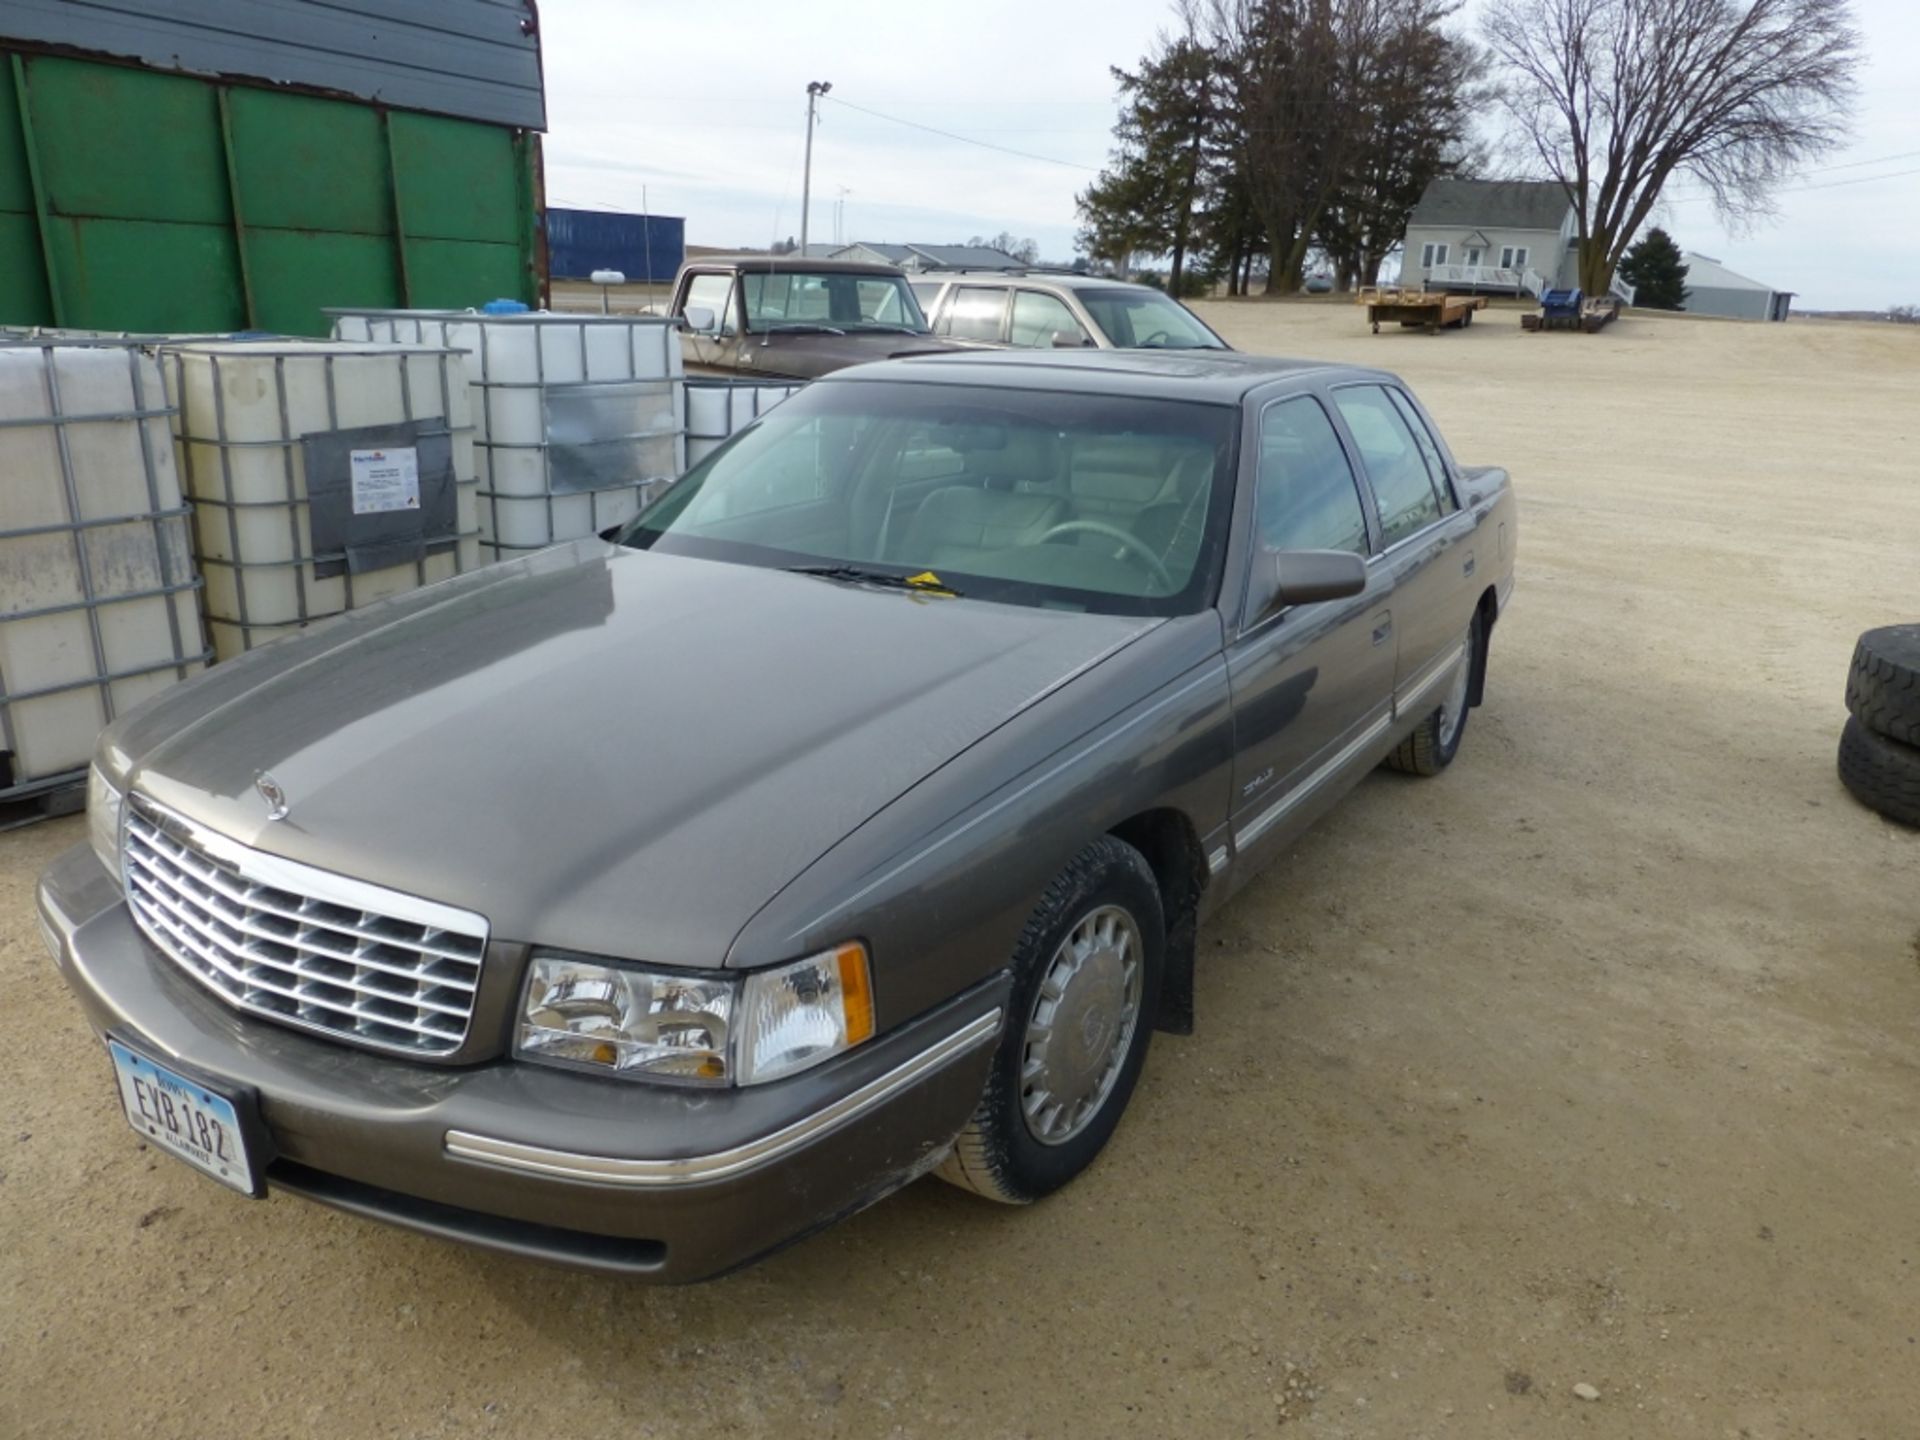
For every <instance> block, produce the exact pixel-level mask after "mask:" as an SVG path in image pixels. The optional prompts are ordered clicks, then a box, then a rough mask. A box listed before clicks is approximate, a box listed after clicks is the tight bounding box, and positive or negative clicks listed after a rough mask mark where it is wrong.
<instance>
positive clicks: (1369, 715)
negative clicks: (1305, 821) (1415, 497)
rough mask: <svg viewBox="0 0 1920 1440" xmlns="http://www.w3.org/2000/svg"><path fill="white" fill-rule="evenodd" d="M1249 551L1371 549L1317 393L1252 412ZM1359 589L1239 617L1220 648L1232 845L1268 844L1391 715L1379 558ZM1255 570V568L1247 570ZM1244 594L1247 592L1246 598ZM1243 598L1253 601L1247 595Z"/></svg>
mask: <svg viewBox="0 0 1920 1440" xmlns="http://www.w3.org/2000/svg"><path fill="white" fill-rule="evenodd" d="M1254 506H1255V509H1254V549H1255V550H1256V552H1260V551H1264V552H1273V551H1286V550H1352V551H1354V552H1355V553H1356V554H1360V555H1366V554H1369V553H1370V552H1371V550H1372V538H1373V537H1372V534H1371V532H1370V530H1369V527H1368V524H1367V518H1366V510H1365V508H1364V504H1363V500H1362V496H1361V492H1360V487H1359V483H1358V481H1357V480H1356V479H1355V477H1354V472H1353V467H1352V465H1351V464H1350V463H1349V461H1348V459H1347V455H1346V451H1345V450H1344V449H1343V448H1342V446H1341V443H1340V437H1339V435H1338V433H1337V432H1336V431H1335V429H1334V426H1333V422H1332V420H1331V418H1330V417H1329V415H1328V413H1327V410H1326V408H1325V406H1324V405H1323V403H1322V402H1321V400H1320V399H1318V398H1317V397H1315V396H1312V395H1297V396H1294V397H1293V398H1291V399H1287V400H1279V401H1275V402H1274V403H1273V404H1272V405H1270V406H1268V407H1267V408H1266V409H1265V410H1264V411H1263V412H1262V413H1261V416H1260V454H1259V473H1258V480H1257V487H1256V491H1255V501H1254ZM1372 568H1373V570H1374V571H1375V572H1376V573H1374V574H1373V575H1372V576H1371V578H1370V579H1369V580H1368V582H1367V588H1366V590H1365V591H1364V592H1362V593H1361V594H1359V595H1356V596H1352V597H1351V598H1349V599H1345V600H1329V601H1325V602H1323V603H1320V604H1316V605H1296V606H1291V607H1289V608H1286V609H1284V610H1280V611H1278V612H1276V613H1273V614H1269V615H1266V616H1263V617H1262V616H1254V615H1247V616H1243V617H1242V629H1241V631H1240V633H1239V635H1238V636H1237V637H1236V638H1235V640H1234V641H1233V643H1232V644H1231V645H1230V646H1229V647H1228V652H1227V666H1228V674H1229V677H1230V679H1231V683H1232V686H1233V725H1234V736H1235V740H1234V744H1235V761H1234V794H1233V802H1232V814H1233V835H1234V849H1235V851H1236V852H1238V853H1239V854H1241V855H1245V854H1246V853H1247V852H1248V851H1249V850H1252V849H1256V848H1260V849H1266V848H1269V847H1271V846H1273V845H1274V844H1276V843H1277V842H1278V841H1279V840H1280V838H1281V837H1283V836H1285V835H1287V834H1289V833H1292V830H1293V829H1294V828H1295V827H1292V826H1289V825H1286V824H1283V823H1281V822H1283V821H1287V820H1289V819H1292V818H1294V817H1296V816H1303V815H1305V814H1306V813H1307V807H1308V806H1309V805H1310V803H1311V802H1312V801H1313V799H1314V798H1315V796H1317V795H1321V796H1326V797H1331V796H1332V795H1334V794H1337V793H1338V792H1339V790H1340V789H1342V788H1343V787H1342V786H1340V785H1339V784H1338V783H1336V782H1337V781H1338V779H1339V778H1340V777H1342V776H1350V775H1351V774H1352V773H1353V771H1354V770H1355V769H1356V767H1360V766H1364V765H1368V764H1371V763H1372V760H1373V758H1374V756H1373V754H1372V751H1371V749H1370V746H1372V745H1373V742H1375V741H1377V740H1378V739H1379V738H1380V737H1381V736H1382V735H1384V734H1385V732H1386V730H1387V727H1388V724H1389V723H1390V720H1391V706H1392V697H1393V667H1394V633H1393V625H1394V615H1393V610H1392V608H1391V607H1390V606H1389V604H1388V601H1389V598H1390V597H1391V592H1392V588H1393V587H1392V578H1391V574H1390V572H1389V571H1388V570H1387V569H1386V568H1385V567H1381V566H1374V567H1372ZM1256 573H1257V569H1256ZM1250 598H1252V597H1250ZM1253 603H1256V604H1257V603H1258V600H1257V599H1253Z"/></svg>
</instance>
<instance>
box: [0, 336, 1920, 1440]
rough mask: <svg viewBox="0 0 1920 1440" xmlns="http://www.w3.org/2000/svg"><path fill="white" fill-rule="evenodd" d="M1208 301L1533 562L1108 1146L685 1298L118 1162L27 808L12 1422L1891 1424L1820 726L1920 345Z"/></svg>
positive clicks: (1918, 1073)
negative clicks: (49, 919) (1386, 328)
mask: <svg viewBox="0 0 1920 1440" xmlns="http://www.w3.org/2000/svg"><path fill="white" fill-rule="evenodd" d="M1208 315H1209V318H1210V319H1212V320H1213V321H1214V322H1215V323H1216V324H1217V325H1218V326H1219V327H1220V329H1221V330H1222V331H1223V332H1224V333H1225V334H1226V335H1227V336H1228V337H1229V338H1231V339H1232V340H1234V341H1235V342H1236V343H1237V344H1240V345H1242V346H1244V347H1245V348H1248V349H1254V350H1263V351H1270V352H1276V353H1292V354H1312V355H1322V356H1329V357H1336V358H1341V359H1354V360H1364V361H1368V362H1373V363H1378V364H1381V365H1384V366H1387V367H1389V368H1393V369H1396V370H1399V371H1400V372H1401V373H1402V374H1404V375H1405V376H1407V377H1408V378H1409V379H1410V380H1411V381H1412V382H1413V383H1414V384H1415V385H1416V386H1417V387H1418V389H1419V391H1420V393H1421V394H1422V395H1423V396H1424V397H1425V399H1426V400H1427V401H1428V403H1429V405H1430V406H1431V407H1432V409H1433V410H1434V412H1435V413H1436V415H1437V416H1438V417H1439V419H1440V422H1441V424H1442V426H1443V427H1444V428H1445V430H1446V432H1447V434H1448V435H1449V437H1450V438H1451V440H1452V442H1453V444H1454V447H1455V449H1456V450H1457V451H1458V452H1459V453H1460V454H1461V456H1462V457H1463V458H1465V459H1467V460H1469V461H1495V462H1499V463H1503V464H1506V465H1507V466H1509V467H1510V468H1511V469H1512V471H1513V472H1514V475H1515V477H1516V481H1517V484H1518V486H1519V489H1520V495H1521V505H1522V511H1523V529H1522V532H1521V576H1520V591H1519V596H1518V603H1517V605H1516V606H1515V608H1514V609H1513V611H1512V612H1511V615H1510V617H1509V618H1508V619H1507V620H1505V621H1503V622H1502V624H1501V626H1500V629H1499V631H1498V632H1497V634H1496V637H1495V642H1494V647H1493V665H1492V683H1491V688H1490V694H1489V699H1488V703H1487V705H1486V707H1485V708H1484V709H1482V710H1481V711H1479V712H1477V713H1476V714H1475V715H1474V717H1473V723H1472V726H1471V728H1470V729H1469V731H1468V734H1467V737H1466V742H1465V747H1464V750H1463V753H1462V756H1461V759H1460V761H1459V762H1458V764H1457V765H1456V766H1455V767H1454V768H1453V769H1452V770H1451V771H1450V772H1449V773H1448V774H1447V775H1446V776H1445V777H1443V778H1441V779H1438V780H1434V781H1413V780H1409V779H1407V778H1406V777H1401V776H1395V775H1388V774H1380V775H1376V776H1374V777H1372V778H1370V779H1369V780H1367V781H1366V782H1365V783H1364V784H1363V785H1362V786H1361V787H1360V788H1359V789H1358V790H1357V791H1356V792H1355V794H1354V795H1353V796H1352V797H1351V798H1350V799H1349V800H1347V802H1346V803H1345V804H1344V805H1343V806H1342V807H1341V808H1340V809H1339V810H1338V811H1337V812H1335V814H1334V815H1333V816H1331V817H1330V818H1329V819H1328V820H1326V821H1325V822H1323V823H1322V824H1321V825H1320V826H1319V827H1318V829H1317V830H1316V831H1315V832H1314V833H1313V834H1312V835H1310V836H1309V837H1308V838H1307V839H1306V840H1305V841H1304V842H1303V843H1302V844H1300V845H1299V846H1298V848H1297V849H1296V850H1295V851H1294V852H1293V853H1292V854H1290V855H1288V856H1287V857H1285V858H1284V859H1283V860H1281V861H1280V862H1279V863H1278V864H1277V865H1276V866H1275V868H1274V869H1273V870H1272V872H1271V873H1270V874H1268V875H1267V876H1265V877H1263V878H1262V879H1261V880H1260V881H1258V882H1257V883H1255V884H1254V885H1252V886H1251V887H1249V889H1248V890H1247V891H1246V893H1245V894H1244V895H1243V896H1242V897H1241V898H1239V899H1238V900H1236V901H1235V902H1234V903H1233V904H1232V905H1231V906H1230V907H1229V908H1228V909H1227V910H1226V911H1225V912H1224V913H1223V914H1222V915H1221V916H1220V917H1219V918H1217V919H1216V920H1215V921H1214V922H1213V923H1212V924H1211V925H1210V926H1209V927H1208V928H1207V929H1206V930H1205V931H1204V932H1203V934H1202V937H1201V944H1202V947H1203V951H1204V955H1203V961H1204V964H1203V969H1202V972H1201V980H1200V991H1199V997H1198V1000H1199V1033H1198V1034H1197V1035H1196V1036H1195V1037H1193V1038H1191V1039H1169V1038H1167V1037H1160V1038H1159V1039H1158V1040H1156V1042H1155V1046H1154V1050H1153V1054H1152V1057H1151V1059H1150V1061H1149V1063H1148V1068H1147V1074H1146V1079H1145V1083H1144V1084H1143V1086H1142V1088H1141V1091H1140V1092H1139V1094H1138V1095H1137V1097H1136V1099H1135V1101H1134V1105H1133V1109H1132V1112H1131V1114H1130V1116H1129V1118H1128V1120H1127V1123H1126V1124H1125V1125H1124V1126H1123V1127H1122V1128H1121V1131H1120V1133H1119V1135H1118V1137H1117V1138H1116V1141H1115V1143H1114V1145H1113V1147H1112V1149H1111V1150H1110V1151H1109V1152H1108V1154H1107V1156H1106V1158H1105V1159H1104V1160H1103V1161H1102V1162H1101V1163H1100V1164H1099V1165H1098V1166H1096V1167H1095V1169H1094V1170H1093V1171H1092V1172H1091V1173H1089V1174H1088V1175H1087V1176H1086V1177H1084V1178H1083V1179H1082V1180H1081V1181H1080V1182H1079V1183H1078V1184H1076V1185H1075V1186H1073V1187H1072V1188H1071V1189H1069V1190H1068V1191H1067V1192H1065V1193H1063V1194H1061V1195H1059V1196H1058V1197H1056V1198H1054V1199H1053V1200H1051V1201H1049V1202H1047V1203H1045V1204H1042V1205H1040V1206H1037V1207H1035V1208H1033V1209H1031V1210H1026V1211H1012V1210H1005V1209H1000V1208H997V1207H994V1206H991V1205H987V1204H984V1203H980V1202H977V1201H974V1200H972V1199H970V1198H969V1197H967V1196H964V1195H962V1194H960V1193H958V1192H956V1191H953V1190H950V1189H947V1188H946V1187H944V1186H941V1185H938V1184H935V1183H923V1184H920V1185H916V1186H914V1187H913V1188H912V1189H910V1190H909V1191H907V1192H905V1193H903V1194H901V1195H898V1196H896V1197H894V1198H892V1199H890V1200H888V1201H887V1202H885V1203H884V1204H882V1205H880V1206H878V1207H876V1208H875V1209H873V1210H870V1211H868V1212H866V1213H865V1214H864V1215H862V1216H860V1217H858V1218H857V1219H855V1220H854V1221H852V1222H851V1223H848V1224H845V1225H842V1226H841V1227H839V1228H838V1229H836V1230H834V1231H831V1232H829V1233H827V1234H825V1235H823V1236H820V1237H818V1238H816V1239H814V1240H812V1241H810V1242H808V1243H806V1244H804V1245H802V1246H800V1247H798V1248H796V1249H794V1250H791V1251H788V1252H787V1253H785V1254H783V1255H781V1256H779V1257H777V1258H775V1259H774V1260H772V1261H770V1262H768V1263H766V1264H763V1265H761V1266H759V1267H757V1268H755V1269H753V1270H750V1271H748V1272H746V1273H744V1274H741V1275H738V1276H735V1277H733V1278H731V1279H729V1280H726V1281H723V1282H720V1283H717V1284H713V1285H708V1286H704V1287H698V1288H694V1289H688V1290H674V1291H663V1290H654V1289H646V1288H641V1287H637V1286H634V1285H629V1284H623V1283H620V1282H616V1281H608V1280H599V1279H589V1278H581V1277H578V1276H574V1275H570V1274H566V1273H562V1272H558V1271H550V1270H545V1269H541V1268H537V1267H534V1266H530V1265H523V1264H518V1263H512V1262H507V1261H503V1260H499V1259H494V1258H490V1257H487V1256H483V1255H478V1254H475V1253H470V1252H467V1251H464V1250H460V1249H456V1248H452V1247H448V1246H444V1245H440V1244H436V1243H433V1242H431V1241H427V1240H423V1239H415V1238H413V1237H410V1236H407V1235H403V1234H399V1233H395V1232H391V1231H388V1230H385V1229H382V1228H379V1227H376V1226H373V1225H369V1224H365V1223H361V1222H358V1221H354V1220H350V1219H346V1218H344V1217H340V1216H336V1215H334V1214H332V1213H331V1212H329V1211H325V1210H322V1209H318V1208H315V1207H312V1206H309V1205H306V1204H304V1203H302V1202H300V1201H298V1200H294V1199H275V1200H273V1201H271V1202H270V1203H266V1204H252V1203H249V1202H247V1201H244V1200H241V1199H239V1198H237V1197H233V1196H231V1195H229V1194H227V1193H225V1192H223V1191H221V1190H219V1189H218V1188H216V1187H215V1186H213V1185H212V1184H211V1183H209V1182H207V1181H204V1180H201V1179H199V1178H197V1177H195V1176H193V1175H191V1174H189V1173H188V1172H187V1171H186V1170H185V1169H183V1168H182V1167H181V1166H180V1165H178V1164H175V1163H173V1162H170V1161H166V1160H162V1159H159V1158H157V1157H156V1156H155V1155H154V1154H153V1153H151V1152H148V1151H144V1150H142V1149H141V1148H140V1146H139V1145H138V1143H137V1142H136V1141H135V1139H134V1137H133V1135H132V1134H131V1133H130V1132H129V1131H128V1130H127V1129H126V1127H125V1125H124V1124H123V1122H122V1121H121V1119H120V1117H119V1114H118V1111H117V1107H116V1103H115V1100H114V1097H113V1093H112V1090H111V1086H110V1084H109V1079H108V1073H107V1067H106V1064H105V1061H104V1059H103V1058H102V1056H101V1054H100V1052H99V1050H98V1048H97V1046H96V1045H95V1044H94V1042H93V1041H92V1039H91V1038H90V1037H89V1035H88V1034H87V1032H86V1030H85V1028H84V1027H83V1025H82V1024H81V1022H80V1018H79V1014H78V1011H77V1010H76V1009H75V1007H74V1006H73V1004H72V1003H71V1002H70V1001H69V1000H68V999H67V997H66V995H65V994H64V993H63V992H62V990H61V987H60V986H59V985H58V984H57V983H56V981H55V980H54V978H53V972H52V971H51V969H50V967H49V966H48V964H47V963H46V958H45V954H44V952H43V950H42V946H41V942H40V939H39V936H38V934H37V933H36V929H35V924H34V920H33V915H32V902H31V888H32V883H33V878H34V875H35V872H36V871H37V870H38V868H39V867H40V865H41V864H42V863H43V862H44V861H45V860H46V859H47V858H48V857H50V856H51V855H53V854H54V853H55V852H56V851H57V850H58V849H60V848H61V847H63V846H65V845H68V844H71V843H75V842H77V841H78V840H79V839H80V838H81V829H80V826H79V824H78V823H77V822H75V821H62V822H58V823H54V824H48V825H42V826H39V827H36V828H33V829H29V830H25V831H20V832H16V833H12V834H6V835H0V981H3V982H4V984H5V992H6V994H7V997H8V999H7V1003H6V1004H5V1006H3V1007H0V1110H4V1120H3V1121H0V1215H4V1217H5V1221H4V1231H3V1232H0V1233H4V1236H5V1239H6V1243H5V1245H4V1247H3V1248H0V1435H4V1436H9V1437H10V1436H14V1435H19V1436H34V1437H43V1436H60V1435H84V1436H93V1435H106V1434H120V1433H139V1434H141V1435H143V1436H147V1437H171V1436H196V1437H200V1436H206V1437H213V1436H229V1435H230V1436H245V1437H267V1436H281V1435H286V1436H296V1435H298V1436H309V1435H311V1436H352V1437H373V1436H389V1435H391V1436H440V1435H449V1436H475V1435H479V1436H493V1435H503V1436H504V1435H524V1436H542V1437H545V1436H552V1435H557V1434H563V1433H593V1434H618V1435H623V1436H635V1435H659V1436H681V1435H693V1434H700V1435H743V1436H751V1435H762V1434H767V1435H775V1434H777V1435H782V1436H800V1435H808V1436H811V1435H832V1436H848V1437H852V1436H882V1435H885V1436H937V1435H944V1434H948V1433H951V1432H953V1431H955V1430H957V1429H959V1428H960V1426H961V1425H962V1424H964V1425H965V1426H966V1428H967V1432H968V1433H969V1434H970V1435H973V1436H977V1437H983V1440H985V1437H1000V1436H1008V1437H1017V1436H1061V1435H1068V1436H1080V1435H1086V1436H1117V1435H1151V1436H1165V1435H1172V1434H1183V1435H1187V1434H1202V1435H1209V1436H1222V1437H1227V1436H1241V1435H1248V1436H1252V1435H1267V1434H1270V1433H1272V1432H1274V1431H1275V1430H1276V1428H1284V1429H1286V1430H1287V1432H1288V1433H1293V1432H1294V1431H1295V1430H1297V1431H1298V1433H1301V1434H1306V1435H1320V1436H1327V1437H1335V1436H1352V1437H1361V1436H1377V1437H1382V1440H1412V1437H1423V1436H1461V1437H1476V1440H1479V1437H1503V1436H1513V1437H1529V1440H1532V1437H1550V1436H1561V1435H1573V1436H1596V1437H1604V1436H1647V1437H1676V1436H1677V1437H1691V1436H1711V1437H1721V1436H1725V1437H1747V1440H1774V1437H1780V1440H1784V1437H1789V1436H1793V1437H1799V1436H1812V1437H1854V1436H1870V1437H1893V1436H1905V1435H1911V1434H1913V1433H1914V1425H1915V1421H1914V1416H1915V1414H1916V1413H1920V1204H1916V1198H1917V1192H1920V1063H1916V1062H1917V1061H1920V834H1916V833H1913V832H1909V831H1900V830H1896V829H1895V828H1894V827H1892V826H1890V825H1888V824H1886V823H1885V822H1883V821H1881V820H1880V819H1878V818H1877V817H1875V816H1874V815H1872V814H1870V813H1868V812H1867V811H1865V810H1862V809H1861V808H1859V807H1858V806H1856V805H1854V804H1853V803H1852V802H1851V801H1850V800H1849V799H1848V797H1847V796H1846V794H1845V793H1844V792H1843V791H1842V790H1841V789H1840V787H1839V785H1838V783H1837V781H1836V780H1835V778H1834V773H1833V754H1834V746H1835V741H1836V737H1837V734H1838V731H1839V727H1840V722H1841V716H1842V710H1841V699H1840V696H1841V686H1842V682H1843V678H1844V675H1845V670H1846V664H1847V659H1848V654H1849V650H1850V647H1851V645H1852V642H1853V637H1854V635H1855V634H1856V632H1858V631H1859V630H1861V629H1862V628H1864V627H1866V626H1868V625H1873V624H1879V623H1884V622H1887V621H1891V620H1894V619H1913V618H1915V617H1916V616H1917V615H1920V593H1917V591H1920V585H1917V583H1916V582H1917V581H1920V562H1917V555H1920V479H1916V474H1915V470H1914V463H1913V455H1914V454H1915V447H1916V444H1920V332H1916V331H1905V332H1899V331H1895V330H1893V329H1890V328H1872V327H1867V326H1852V325H1821V324H1817V323H1795V324H1790V325H1739V324H1730V323H1725V324H1719V323H1711V322H1693V321H1685V320H1669V319H1652V318H1642V317H1637V316H1635V317H1629V318H1628V319H1626V320H1623V321H1621V322H1620V323H1619V324H1617V325H1616V326H1614V327H1613V328H1612V329H1611V330H1609V331H1607V332H1605V333H1603V334H1601V335H1599V336H1595V337H1583V336H1574V335H1554V336H1526V335H1523V334H1522V333H1521V332H1520V331H1519V329H1518V326H1517V324H1516V322H1515V319H1514V316H1513V315H1512V314H1511V313H1501V312H1493V313H1490V314H1488V315H1486V316H1483V317H1482V319H1481V323H1480V324H1479V325H1476V326H1475V327H1474V328H1473V329H1471V330H1469V331H1465V332H1462V333H1458V334H1447V335H1443V336H1440V337H1437V338H1430V337H1427V336H1423V335H1415V334H1400V333H1390V334H1386V335H1381V336H1377V337H1376V336H1372V335H1369V334H1367V333H1366V331H1365V327H1364V326H1363V325H1362V324H1361V322H1360V319H1359V317H1358V316H1357V315H1356V314H1355V312H1354V311H1353V310H1352V308H1351V307H1348V306H1345V305H1339V304H1325V305H1311V304H1258V303H1247V304H1217V305H1213V306H1211V307H1208ZM1595 1397H1597V1398H1595Z"/></svg>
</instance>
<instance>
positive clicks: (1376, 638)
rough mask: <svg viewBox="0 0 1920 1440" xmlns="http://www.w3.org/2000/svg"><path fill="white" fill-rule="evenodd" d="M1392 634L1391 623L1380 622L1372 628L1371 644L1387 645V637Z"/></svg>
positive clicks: (1388, 621) (1386, 621) (1387, 621)
mask: <svg viewBox="0 0 1920 1440" xmlns="http://www.w3.org/2000/svg"><path fill="white" fill-rule="evenodd" d="M1392 634H1393V621H1391V620H1382V621H1381V622H1380V623H1379V624H1378V625H1376V626H1374V627H1373V643H1374V644H1376V645H1384V644H1386V643H1387V637H1388V636H1390V635H1392Z"/></svg>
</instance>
